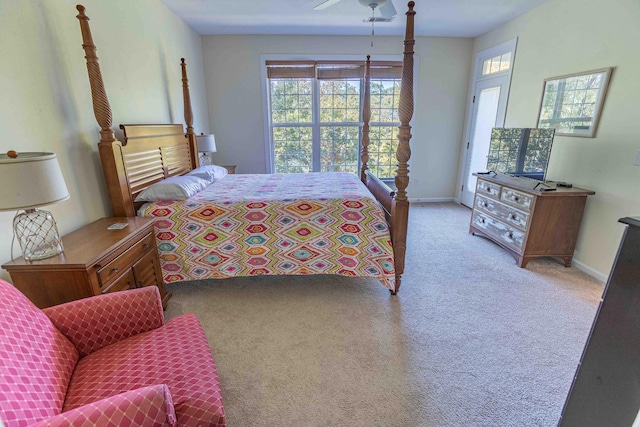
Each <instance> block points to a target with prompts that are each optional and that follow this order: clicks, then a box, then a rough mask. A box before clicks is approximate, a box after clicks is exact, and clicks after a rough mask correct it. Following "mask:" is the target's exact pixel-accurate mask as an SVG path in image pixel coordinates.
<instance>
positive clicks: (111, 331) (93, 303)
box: [43, 286, 164, 357]
mask: <svg viewBox="0 0 640 427" xmlns="http://www.w3.org/2000/svg"><path fill="white" fill-rule="evenodd" d="M43 311H44V312H45V313H46V314H47V316H49V318H50V319H51V321H52V322H53V324H54V325H55V326H56V328H58V330H60V332H62V333H63V334H64V335H65V336H66V337H67V338H68V339H69V341H71V342H72V343H73V344H74V345H75V346H76V348H77V349H78V352H79V353H80V357H84V356H86V355H88V354H91V353H92V352H94V351H96V350H99V349H101V348H102V347H105V346H107V345H109V344H113V343H115V342H118V341H121V340H123V339H125V338H128V337H130V336H133V335H137V334H139V333H141V332H146V331H150V330H151V329H156V328H158V327H160V326H162V325H163V324H164V314H163V312H162V301H161V299H160V292H159V291H158V288H157V287H156V286H147V287H144V288H140V289H132V290H127V291H120V292H114V293H110V294H105V295H99V296H95V297H89V298H84V299H80V300H77V301H71V302H68V303H65V304H60V305H56V306H53V307H49V308H45V309H44V310H43Z"/></svg>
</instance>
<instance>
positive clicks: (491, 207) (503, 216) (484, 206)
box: [475, 194, 529, 230]
mask: <svg viewBox="0 0 640 427" xmlns="http://www.w3.org/2000/svg"><path fill="white" fill-rule="evenodd" d="M475 207H476V209H480V210H483V211H485V212H487V213H490V214H491V215H493V216H495V217H497V218H498V219H500V220H502V221H504V222H506V223H508V224H510V225H513V226H515V227H518V228H520V229H522V230H526V228H527V222H528V221H529V214H528V213H526V212H522V211H520V210H518V209H516V208H514V207H513V206H509V205H506V204H504V203H500V202H498V201H495V200H492V199H490V198H488V197H484V196H481V195H479V194H478V195H477V196H476V204H475Z"/></svg>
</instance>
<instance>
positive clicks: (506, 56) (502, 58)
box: [482, 52, 511, 76]
mask: <svg viewBox="0 0 640 427" xmlns="http://www.w3.org/2000/svg"><path fill="white" fill-rule="evenodd" d="M510 67H511V52H505V53H503V54H502V55H497V56H494V57H493V58H489V59H485V60H484V61H482V75H483V76H486V75H489V74H495V73H499V72H500V71H506V70H508V69H509V68H510Z"/></svg>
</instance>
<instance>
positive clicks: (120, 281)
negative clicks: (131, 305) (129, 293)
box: [100, 270, 136, 294]
mask: <svg viewBox="0 0 640 427" xmlns="http://www.w3.org/2000/svg"><path fill="white" fill-rule="evenodd" d="M135 287H136V279H135V277H134V276H133V271H132V270H127V272H126V273H125V274H123V275H122V276H120V277H119V278H117V279H116V280H114V281H113V282H111V284H110V285H109V286H107V287H106V288H104V289H102V290H101V291H100V292H101V293H103V294H107V293H109V292H118V291H125V290H127V289H133V288H135Z"/></svg>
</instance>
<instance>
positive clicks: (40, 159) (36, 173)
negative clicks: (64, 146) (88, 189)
mask: <svg viewBox="0 0 640 427" xmlns="http://www.w3.org/2000/svg"><path fill="white" fill-rule="evenodd" d="M17 154H18V156H17V157H16V158H11V157H9V156H8V155H7V154H0V183H1V184H0V211H13V210H21V209H33V208H37V207H39V206H45V205H50V204H53V203H57V202H61V201H63V200H67V199H68V198H69V191H68V190H67V185H66V184H65V182H64V177H63V176H62V171H61V170H60V165H58V159H56V155H55V154H53V153H17Z"/></svg>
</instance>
